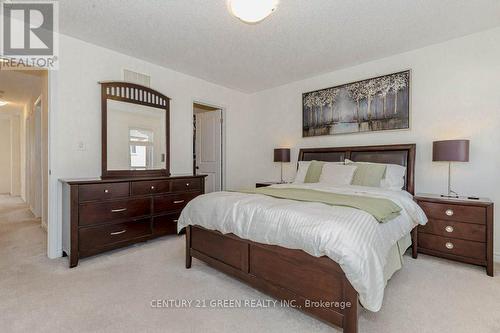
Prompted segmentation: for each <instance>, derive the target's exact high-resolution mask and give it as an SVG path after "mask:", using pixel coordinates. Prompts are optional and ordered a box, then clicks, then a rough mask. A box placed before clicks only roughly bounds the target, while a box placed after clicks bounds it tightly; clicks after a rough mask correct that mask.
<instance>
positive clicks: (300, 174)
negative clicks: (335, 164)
mask: <svg viewBox="0 0 500 333" xmlns="http://www.w3.org/2000/svg"><path fill="white" fill-rule="evenodd" d="M309 164H311V161H299V168H298V170H297V175H296V176H295V180H294V181H293V182H294V183H295V184H302V183H303V182H304V179H305V178H306V174H307V169H309Z"/></svg>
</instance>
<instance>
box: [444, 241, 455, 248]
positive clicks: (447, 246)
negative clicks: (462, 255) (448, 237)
mask: <svg viewBox="0 0 500 333" xmlns="http://www.w3.org/2000/svg"><path fill="white" fill-rule="evenodd" d="M444 246H446V248H447V249H448V250H451V249H453V248H454V247H455V245H453V243H451V242H446V244H445V245H444Z"/></svg>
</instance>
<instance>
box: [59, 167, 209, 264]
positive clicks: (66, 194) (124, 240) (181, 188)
mask: <svg viewBox="0 0 500 333" xmlns="http://www.w3.org/2000/svg"><path fill="white" fill-rule="evenodd" d="M204 177H205V176H203V175H199V176H177V177H176V176H171V177H154V178H133V179H105V180H103V179H80V180H61V182H62V184H63V251H64V252H65V254H66V255H67V256H68V257H69V266H70V267H75V266H76V265H78V260H79V259H80V258H84V257H88V256H91V255H94V254H97V253H101V252H104V251H108V250H111V249H115V248H119V247H123V246H126V245H130V244H133V243H137V242H141V241H146V240H148V239H152V238H155V237H159V236H163V235H170V234H172V235H173V234H176V233H177V223H176V222H177V218H178V217H179V214H180V212H181V210H182V208H184V206H185V205H186V204H187V203H188V202H189V201H190V200H191V199H193V198H195V197H196V196H198V195H200V194H203V193H204V190H205V189H204V184H205V182H204Z"/></svg>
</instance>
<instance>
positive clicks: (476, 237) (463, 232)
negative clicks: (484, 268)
mask: <svg viewBox="0 0 500 333" xmlns="http://www.w3.org/2000/svg"><path fill="white" fill-rule="evenodd" d="M418 232H423V233H427V234H433V235H438V236H443V237H449V238H458V239H465V240H472V241H476V242H486V226H484V225H481V224H473V223H462V222H455V221H444V220H432V219H431V220H429V222H427V224H426V225H421V226H419V227H418Z"/></svg>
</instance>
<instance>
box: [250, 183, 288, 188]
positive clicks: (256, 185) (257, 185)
mask: <svg viewBox="0 0 500 333" xmlns="http://www.w3.org/2000/svg"><path fill="white" fill-rule="evenodd" d="M276 184H283V183H280V182H258V183H255V187H266V186H271V185H276Z"/></svg>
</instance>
